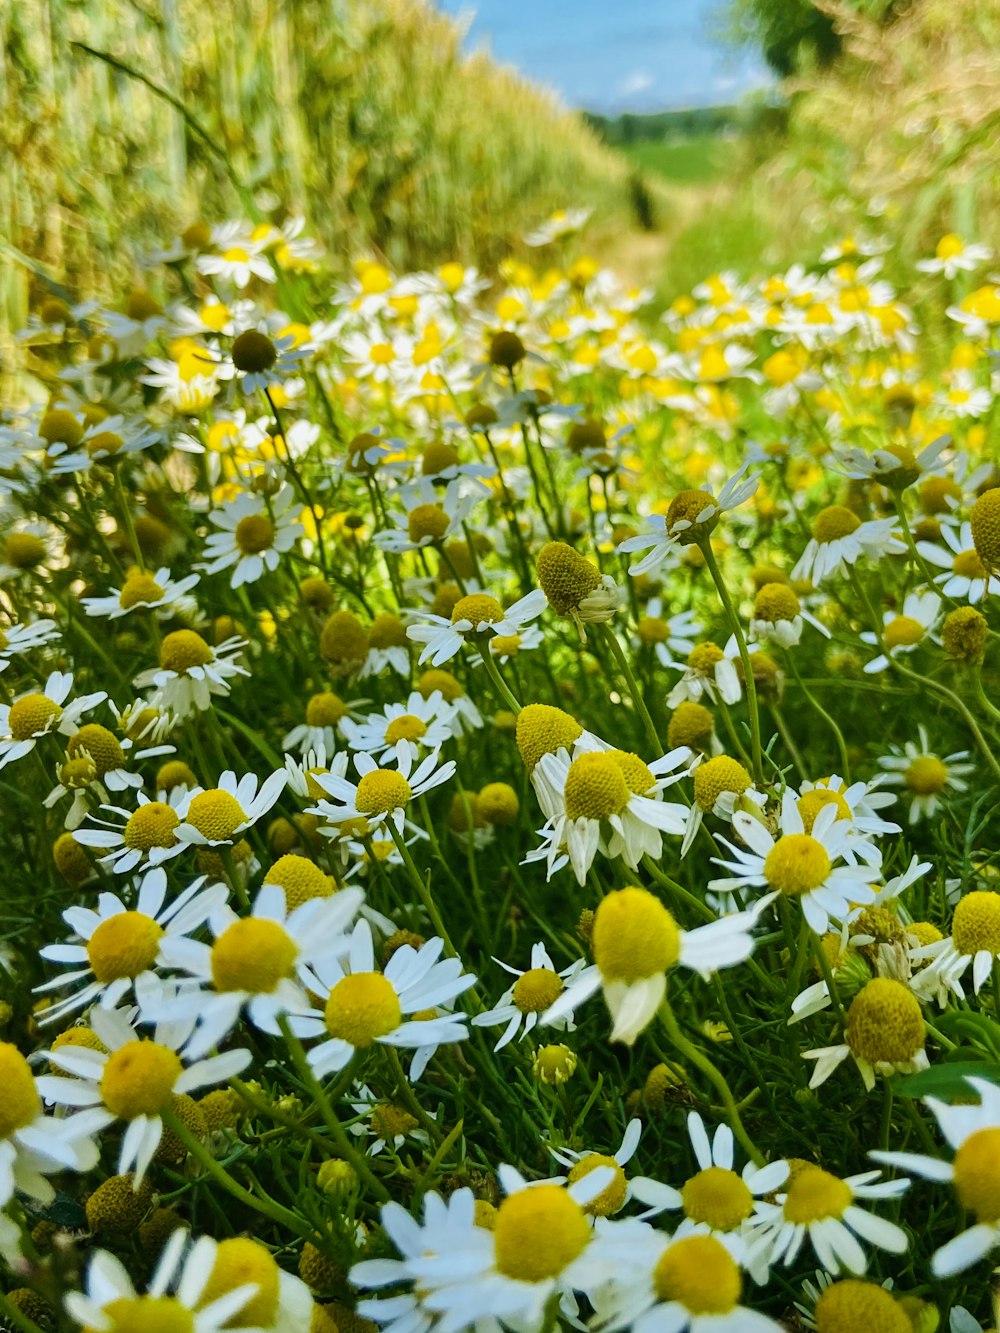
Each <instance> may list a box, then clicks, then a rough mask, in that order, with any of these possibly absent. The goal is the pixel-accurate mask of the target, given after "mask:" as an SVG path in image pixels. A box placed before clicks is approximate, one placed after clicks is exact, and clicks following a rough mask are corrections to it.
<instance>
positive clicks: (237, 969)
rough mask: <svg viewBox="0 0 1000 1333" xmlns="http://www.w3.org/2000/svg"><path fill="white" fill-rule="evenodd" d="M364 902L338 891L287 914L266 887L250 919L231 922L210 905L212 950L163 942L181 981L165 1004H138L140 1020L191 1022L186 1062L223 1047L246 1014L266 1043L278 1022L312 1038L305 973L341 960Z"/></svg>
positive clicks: (224, 910) (231, 915) (280, 892)
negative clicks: (285, 1022)
mask: <svg viewBox="0 0 1000 1333" xmlns="http://www.w3.org/2000/svg"><path fill="white" fill-rule="evenodd" d="M363 901H364V894H363V893H362V892H361V890H360V889H341V890H340V892H339V893H334V894H332V895H330V896H328V897H318V898H309V899H307V900H306V901H305V902H303V903H301V904H300V905H299V906H298V907H295V908H294V909H291V910H290V909H289V908H288V906H287V900H286V894H285V890H284V888H282V887H281V885H279V884H269V883H265V884H263V885H262V886H261V888H260V889H259V890H258V892H257V896H256V898H255V899H254V902H253V906H252V908H251V910H250V915H249V916H237V914H236V913H235V912H234V911H232V909H231V908H229V907H227V906H226V904H225V902H224V901H222V902H220V903H217V904H215V905H214V910H213V911H212V915H211V919H210V921H209V925H210V927H211V931H212V934H213V936H214V940H213V943H211V944H205V943H203V942H201V941H199V940H192V939H188V938H185V937H184V936H182V935H180V934H177V933H175V934H173V935H171V936H170V937H169V938H167V939H164V941H163V943H162V954H163V961H164V964H165V965H166V966H168V967H171V968H174V969H176V970H178V971H179V972H181V973H183V974H184V977H185V981H184V984H183V986H182V987H181V988H180V989H179V990H178V992H177V994H176V995H175V996H173V997H171V998H170V999H169V1000H167V1001H158V1000H157V998H156V997H155V996H153V997H150V998H144V1001H143V1013H144V1016H149V1017H151V1018H154V1019H156V1018H164V1019H167V1018H168V1019H170V1020H171V1021H174V1022H188V1023H189V1022H195V1021H197V1027H196V1029H195V1031H194V1034H193V1035H192V1037H191V1038H190V1040H189V1041H188V1042H187V1044H186V1045H185V1047H184V1055H185V1057H186V1058H187V1059H200V1058H201V1056H203V1055H205V1054H206V1053H207V1052H208V1051H210V1050H212V1049H213V1048H215V1047H217V1046H221V1045H222V1043H223V1041H224V1040H225V1038H226V1037H228V1035H229V1034H230V1033H231V1032H232V1030H233V1029H234V1028H235V1026H236V1024H237V1022H238V1021H239V1016H240V1013H241V1012H242V1011H243V1010H244V1009H245V1010H246V1013H247V1016H248V1018H249V1019H250V1022H251V1023H252V1024H253V1025H254V1027H256V1028H259V1029H260V1030H261V1031H262V1032H267V1033H269V1034H271V1035H272V1036H273V1035H274V1034H276V1033H277V1032H278V1031H279V1030H280V1029H279V1027H278V1018H279V1017H280V1016H281V1015H289V1016H290V1018H289V1022H290V1024H291V1027H292V1030H293V1031H294V1032H296V1033H298V1034H299V1035H310V1036H311V1035H314V1034H315V1032H316V1031H317V1024H316V1022H315V1021H314V1020H306V1021H303V1019H302V1017H301V1016H302V1015H303V1014H305V1013H306V1012H307V1011H308V1010H309V1008H310V1004H309V1000H308V998H307V996H306V993H305V991H304V989H303V986H302V982H301V977H302V975H303V969H304V968H307V967H317V966H319V965H320V964H322V963H323V962H324V961H326V960H327V959H328V958H336V957H338V956H340V955H341V954H344V953H346V952H347V949H348V948H349V947H350V940H349V937H348V934H347V932H348V930H349V928H350V926H351V924H352V922H353V921H354V918H355V916H356V915H357V912H358V909H359V908H360V906H361V904H362V902H363ZM188 979H190V980H188Z"/></svg>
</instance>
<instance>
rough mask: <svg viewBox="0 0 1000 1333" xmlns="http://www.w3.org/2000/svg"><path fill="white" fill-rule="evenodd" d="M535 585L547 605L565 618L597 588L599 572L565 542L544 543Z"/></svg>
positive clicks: (540, 553)
mask: <svg viewBox="0 0 1000 1333" xmlns="http://www.w3.org/2000/svg"><path fill="white" fill-rule="evenodd" d="M537 571H538V583H539V586H540V587H541V589H542V591H543V592H544V593H545V596H546V597H547V598H548V600H549V605H550V606H551V607H552V609H553V611H555V612H556V613H557V614H558V615H560V616H569V615H572V613H573V612H574V611H576V610H577V609H578V608H579V606H580V603H581V602H582V601H583V600H584V599H585V598H586V597H588V596H589V595H590V593H592V592H594V591H595V589H597V588H599V587H600V586H601V571H600V570H599V569H598V568H597V566H596V565H595V564H594V563H593V561H591V560H588V559H587V557H586V556H583V555H581V554H580V553H579V551H575V550H574V549H573V547H572V546H569V545H567V543H566V542H546V544H545V545H544V546H543V547H542V549H541V550H540V551H539V553H538V562H537Z"/></svg>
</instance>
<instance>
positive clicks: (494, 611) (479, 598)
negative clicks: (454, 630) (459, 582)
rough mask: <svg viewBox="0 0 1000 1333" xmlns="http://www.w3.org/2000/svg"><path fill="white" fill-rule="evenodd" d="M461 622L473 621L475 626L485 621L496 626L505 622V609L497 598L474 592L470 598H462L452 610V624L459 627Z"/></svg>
mask: <svg viewBox="0 0 1000 1333" xmlns="http://www.w3.org/2000/svg"><path fill="white" fill-rule="evenodd" d="M460 620H471V622H472V624H473V625H474V626H477V625H479V624H481V623H482V622H484V621H485V622H486V623H487V624H490V625H495V624H496V623H497V622H498V621H500V620H503V607H502V606H501V605H500V603H499V602H498V601H497V599H496V598H495V597H490V596H488V595H487V594H486V593H483V592H474V593H472V594H470V596H468V597H460V598H459V599H458V601H457V602H456V603H455V605H454V607H453V608H452V612H451V623H452V624H453V625H457V624H458V622H459V621H460Z"/></svg>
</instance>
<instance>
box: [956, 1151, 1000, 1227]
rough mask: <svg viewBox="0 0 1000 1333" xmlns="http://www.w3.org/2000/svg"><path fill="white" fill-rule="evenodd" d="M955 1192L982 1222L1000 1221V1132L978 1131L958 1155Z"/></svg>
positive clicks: (964, 1205)
mask: <svg viewBox="0 0 1000 1333" xmlns="http://www.w3.org/2000/svg"><path fill="white" fill-rule="evenodd" d="M953 1169H954V1172H955V1177H954V1179H955V1192H956V1193H957V1194H958V1197H959V1199H960V1200H961V1201H962V1205H963V1207H965V1208H969V1209H970V1210H971V1211H972V1212H974V1213H975V1214H976V1217H977V1219H978V1220H979V1221H980V1222H986V1223H989V1224H992V1223H994V1222H997V1221H1000V1129H996V1128H991V1129H977V1130H976V1131H975V1133H973V1134H970V1135H969V1137H968V1138H967V1139H966V1140H965V1142H964V1143H963V1144H962V1146H961V1147H960V1148H959V1150H958V1152H957V1153H956V1154H955V1161H954V1163H953Z"/></svg>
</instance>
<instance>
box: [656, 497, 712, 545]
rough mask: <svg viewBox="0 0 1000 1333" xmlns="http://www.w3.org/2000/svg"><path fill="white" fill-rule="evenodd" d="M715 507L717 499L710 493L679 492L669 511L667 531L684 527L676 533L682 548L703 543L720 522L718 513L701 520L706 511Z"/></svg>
mask: <svg viewBox="0 0 1000 1333" xmlns="http://www.w3.org/2000/svg"><path fill="white" fill-rule="evenodd" d="M714 507H715V497H714V496H712V495H710V494H709V493H708V491H679V492H678V493H677V494H676V495H675V496H674V498H673V499H672V500H671V501H670V507H669V508H668V509H667V531H668V532H674V531H675V528H676V525H677V524H678V523H682V524H684V527H682V528H681V529H680V530H679V531H678V532H677V533H676V536H677V540H678V541H679V542H680V544H681V546H690V545H691V544H692V543H693V542H697V541H701V540H702V539H703V538H705V537H707V536H708V534H709V533H710V532H711V531H712V530H713V528H715V526H716V524H717V523H718V522H719V515H718V512H716V513H714V514H710V515H709V516H708V517H707V518H701V515H702V514H704V513H705V511H706V509H711V508H714ZM699 520H700V521H699Z"/></svg>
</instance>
